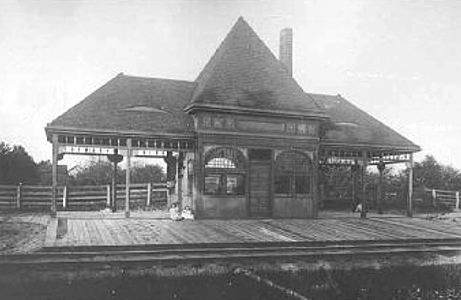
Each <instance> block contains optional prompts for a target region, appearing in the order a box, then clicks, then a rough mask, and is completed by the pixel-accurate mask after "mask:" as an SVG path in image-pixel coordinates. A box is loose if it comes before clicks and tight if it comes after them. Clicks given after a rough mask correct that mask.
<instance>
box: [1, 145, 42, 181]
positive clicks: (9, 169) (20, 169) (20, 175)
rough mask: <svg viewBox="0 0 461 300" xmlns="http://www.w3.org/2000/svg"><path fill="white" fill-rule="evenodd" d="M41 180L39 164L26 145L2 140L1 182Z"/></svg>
mask: <svg viewBox="0 0 461 300" xmlns="http://www.w3.org/2000/svg"><path fill="white" fill-rule="evenodd" d="M39 180H40V176H39V173H38V170H37V165H36V164H35V162H34V160H33V158H32V157H31V156H30V155H29V154H28V153H27V151H26V150H25V149H24V147H22V146H19V145H14V146H13V147H11V146H10V145H8V144H6V143H5V142H0V183H1V184H19V183H26V184H36V183H37V182H39Z"/></svg>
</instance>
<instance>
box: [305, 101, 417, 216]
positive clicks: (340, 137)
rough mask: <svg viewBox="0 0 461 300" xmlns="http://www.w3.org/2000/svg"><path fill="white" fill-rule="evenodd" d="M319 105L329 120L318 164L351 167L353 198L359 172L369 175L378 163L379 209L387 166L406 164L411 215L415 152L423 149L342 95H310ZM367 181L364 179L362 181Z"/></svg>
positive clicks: (325, 127)
mask: <svg viewBox="0 0 461 300" xmlns="http://www.w3.org/2000/svg"><path fill="white" fill-rule="evenodd" d="M310 95H311V96H312V97H313V98H314V99H315V100H316V102H317V103H318V104H320V105H321V106H322V107H323V109H324V110H325V112H326V113H327V114H328V115H329V116H330V119H329V120H328V121H327V122H325V123H324V124H323V125H322V129H321V131H322V132H321V133H320V139H321V140H320V149H319V164H320V166H322V165H337V166H350V169H351V173H352V177H353V181H352V185H353V186H352V198H353V199H354V200H355V198H356V196H357V193H358V191H357V190H356V188H357V172H358V171H360V170H361V171H362V176H365V175H366V168H367V166H376V167H377V169H378V171H379V182H378V185H377V208H378V212H379V213H381V212H382V196H383V195H382V177H383V172H384V169H385V167H386V166H388V165H391V164H399V163H405V164H406V165H407V166H408V169H409V173H408V196H407V215H408V216H411V215H412V196H413V153H415V152H418V151H420V150H421V148H420V147H419V146H417V145H415V144H414V143H413V142H411V141H410V140H408V139H407V138H405V137H404V136H402V135H400V134H399V133H397V132H396V131H394V130H393V129H391V128H389V127H388V126H386V125H385V124H383V123H382V122H380V121H378V120H377V119H375V118H374V117H372V116H371V115H369V114H368V113H366V112H364V111H363V110H361V109H359V108H358V107H356V106H354V105H353V104H352V103H351V102H349V101H347V100H346V99H344V98H343V97H342V96H341V95H339V94H338V95H336V96H331V95H320V94H310ZM363 183H365V182H363ZM361 193H362V195H361V196H362V197H361V198H362V206H363V207H362V211H361V216H362V217H365V216H366V212H367V203H366V200H367V197H366V195H365V194H366V185H365V184H362V191H361Z"/></svg>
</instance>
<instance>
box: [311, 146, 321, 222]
mask: <svg viewBox="0 0 461 300" xmlns="http://www.w3.org/2000/svg"><path fill="white" fill-rule="evenodd" d="M313 160H314V161H313V169H314V170H313V171H314V172H313V178H312V185H313V195H312V196H313V197H312V198H313V199H312V200H313V207H312V210H313V215H312V216H313V217H314V218H317V217H318V216H319V202H320V199H319V188H320V187H319V158H318V149H317V150H316V151H315V152H314V155H313Z"/></svg>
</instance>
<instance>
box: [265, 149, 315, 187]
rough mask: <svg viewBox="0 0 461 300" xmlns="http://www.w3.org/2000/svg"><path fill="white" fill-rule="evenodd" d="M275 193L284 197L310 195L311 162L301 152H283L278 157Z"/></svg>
mask: <svg viewBox="0 0 461 300" xmlns="http://www.w3.org/2000/svg"><path fill="white" fill-rule="evenodd" d="M274 180H275V182H274V185H275V193H276V194H279V195H284V196H294V195H296V194H309V193H310V188H311V186H310V181H311V180H310V161H309V158H308V157H307V156H306V155H304V154H302V153H299V152H294V151H289V152H283V153H281V154H280V155H278V156H277V159H276V161H275V174H274Z"/></svg>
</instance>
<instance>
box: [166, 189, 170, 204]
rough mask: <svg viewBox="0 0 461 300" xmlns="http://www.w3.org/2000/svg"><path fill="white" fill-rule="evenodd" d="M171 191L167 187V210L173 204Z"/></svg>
mask: <svg viewBox="0 0 461 300" xmlns="http://www.w3.org/2000/svg"><path fill="white" fill-rule="evenodd" d="M170 201H171V200H170V189H169V188H168V187H167V189H166V205H167V208H169V207H170V205H171V202H170Z"/></svg>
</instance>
